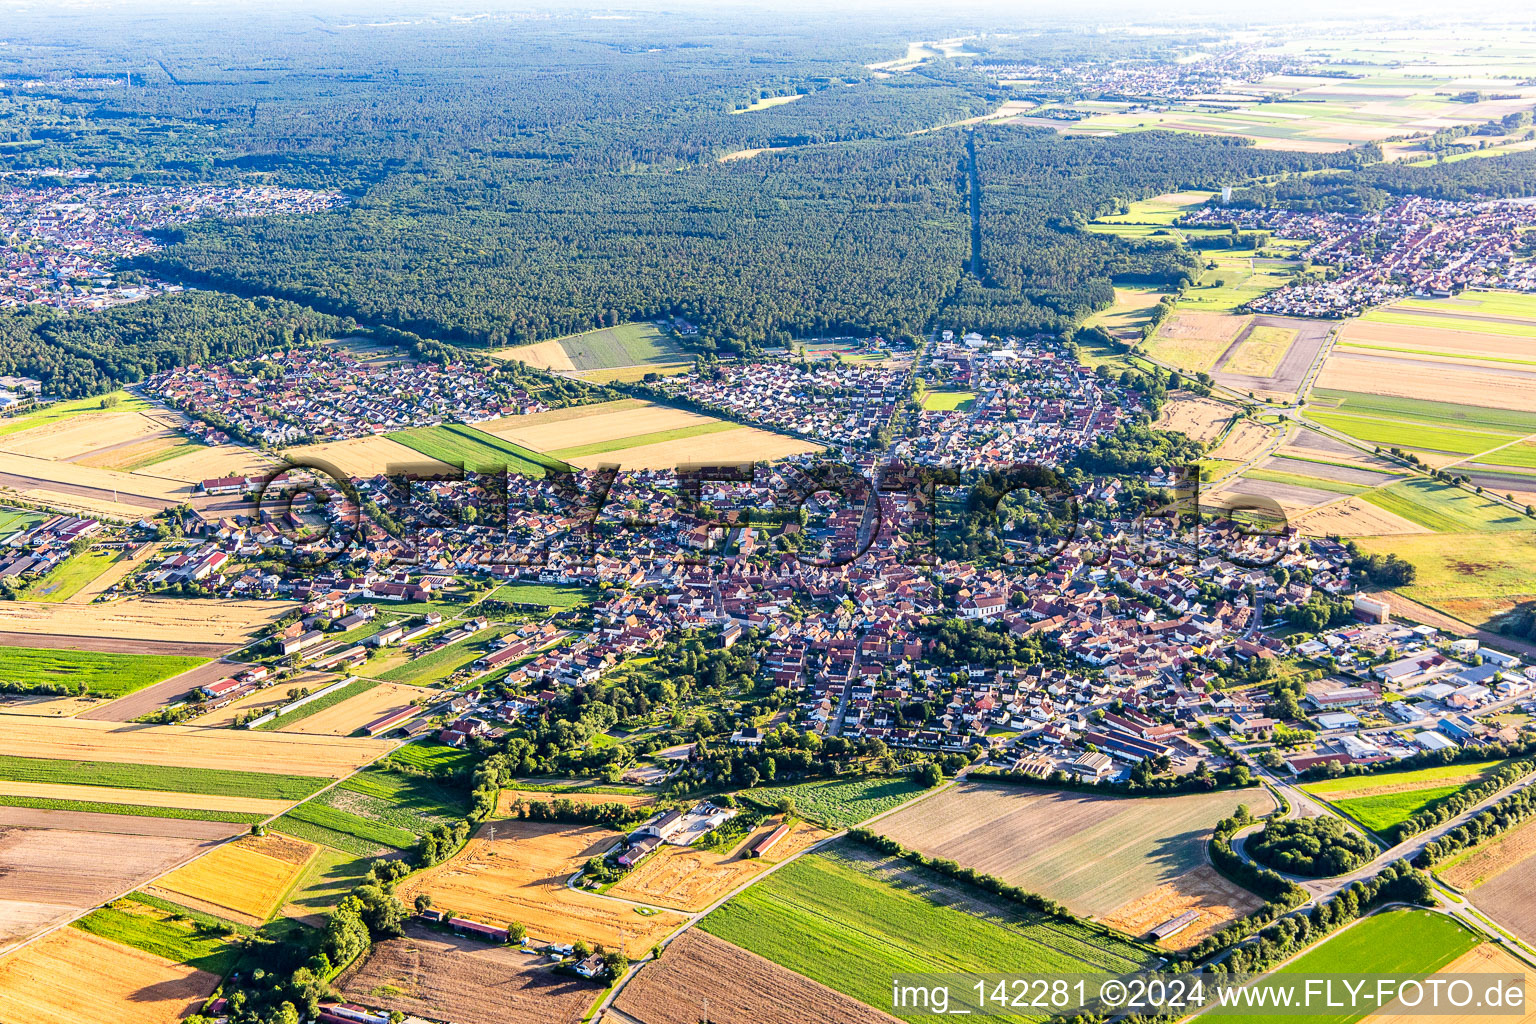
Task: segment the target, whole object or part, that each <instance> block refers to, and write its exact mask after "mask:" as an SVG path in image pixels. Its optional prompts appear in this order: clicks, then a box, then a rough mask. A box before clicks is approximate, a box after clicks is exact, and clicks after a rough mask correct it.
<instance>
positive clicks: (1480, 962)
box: [1365, 942, 1536, 1024]
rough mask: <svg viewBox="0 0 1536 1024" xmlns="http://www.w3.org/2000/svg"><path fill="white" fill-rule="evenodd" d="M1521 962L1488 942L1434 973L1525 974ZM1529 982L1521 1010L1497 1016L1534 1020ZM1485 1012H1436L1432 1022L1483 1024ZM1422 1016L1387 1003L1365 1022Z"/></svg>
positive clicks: (1408, 1023) (1409, 1023) (1406, 1023)
mask: <svg viewBox="0 0 1536 1024" xmlns="http://www.w3.org/2000/svg"><path fill="white" fill-rule="evenodd" d="M1528 970H1529V968H1527V966H1526V964H1525V961H1523V960H1517V959H1516V958H1515V957H1514V956H1513V955H1511V954H1510V953H1509V951H1507V950H1504V949H1500V948H1499V947H1498V946H1496V945H1494V944H1493V943H1491V942H1485V943H1483V944H1482V945H1481V946H1478V947H1477V948H1476V949H1473V950H1471V951H1469V952H1467V953H1463V954H1462V955H1461V956H1459V957H1457V958H1456V959H1455V960H1452V961H1451V962H1450V963H1448V964H1446V965H1445V967H1443V968H1442V969H1441V970H1440V971H1439V972H1438V973H1440V974H1442V975H1447V974H1521V975H1524V974H1526V973H1527V971H1528ZM1530 994H1531V992H1530V985H1529V984H1527V985H1526V986H1525V996H1526V1004H1525V1005H1526V1009H1525V1011H1524V1012H1523V1013H1516V1014H1511V1015H1508V1016H1500V1017H1499V1019H1500V1020H1501V1021H1504V1022H1505V1024H1531V1021H1533V1020H1536V1009H1532V1008H1531V1003H1530ZM1489 1016H1490V1015H1489V1014H1488V1013H1487V1012H1481V1013H1480V1012H1477V1011H1475V1010H1474V1011H1473V1012H1470V1013H1463V1014H1443V1013H1442V1014H1436V1015H1435V1021H1436V1024H1487V1021H1488V1019H1489ZM1423 1019H1424V1013H1423V1011H1422V1010H1421V1011H1418V1012H1412V1011H1408V1010H1406V1009H1405V1008H1404V1007H1403V1006H1402V1004H1400V1003H1396V1002H1393V1003H1388V1004H1387V1005H1386V1006H1384V1007H1383V1008H1382V1009H1381V1010H1380V1011H1378V1012H1376V1013H1373V1014H1371V1015H1370V1016H1368V1017H1366V1018H1365V1022H1366V1024H1419V1022H1420V1021H1422V1020H1423Z"/></svg>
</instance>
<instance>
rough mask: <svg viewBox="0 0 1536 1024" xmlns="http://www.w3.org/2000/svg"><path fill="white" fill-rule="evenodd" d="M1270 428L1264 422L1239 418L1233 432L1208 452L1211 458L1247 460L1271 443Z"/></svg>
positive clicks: (1236, 460) (1208, 456)
mask: <svg viewBox="0 0 1536 1024" xmlns="http://www.w3.org/2000/svg"><path fill="white" fill-rule="evenodd" d="M1270 436H1271V435H1270V433H1269V428H1268V427H1266V426H1265V425H1264V424H1262V423H1256V422H1254V421H1253V420H1239V421H1238V424H1237V426H1235V427H1233V428H1232V431H1231V433H1229V434H1227V436H1226V437H1225V438H1224V439H1223V440H1222V442H1221V444H1219V445H1217V446H1216V448H1215V450H1214V451H1211V452H1208V453H1206V458H1210V459H1230V460H1231V461H1233V462H1247V461H1248V460H1249V459H1251V458H1253V457H1254V456H1255V455H1257V454H1259V452H1261V451H1263V450H1264V446H1265V445H1266V444H1268V443H1269V439H1270Z"/></svg>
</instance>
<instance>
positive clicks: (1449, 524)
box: [1360, 477, 1536, 533]
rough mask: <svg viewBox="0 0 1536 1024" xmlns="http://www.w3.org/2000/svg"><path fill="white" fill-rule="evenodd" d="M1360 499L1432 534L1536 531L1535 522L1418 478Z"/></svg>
mask: <svg viewBox="0 0 1536 1024" xmlns="http://www.w3.org/2000/svg"><path fill="white" fill-rule="evenodd" d="M1360 496H1361V498H1362V499H1364V500H1365V501H1368V502H1370V503H1371V504H1373V505H1376V506H1379V507H1381V508H1384V509H1386V510H1387V511H1388V512H1391V513H1394V514H1395V515H1399V516H1402V517H1403V518H1404V519H1407V520H1408V521H1409V522H1413V523H1417V524H1418V525H1420V526H1422V527H1424V528H1425V529H1428V530H1433V531H1435V532H1436V533H1489V532H1499V531H1526V530H1536V519H1531V518H1529V517H1528V516H1526V515H1524V514H1523V513H1522V512H1519V511H1516V510H1515V509H1512V508H1510V507H1508V506H1507V505H1503V504H1500V503H1499V502H1497V501H1494V500H1493V499H1492V498H1490V497H1487V496H1486V495H1481V494H1474V493H1473V492H1471V491H1468V490H1464V489H1462V488H1460V487H1456V486H1453V485H1451V484H1446V483H1441V482H1440V481H1438V480H1428V479H1425V478H1422V477H1418V478H1415V479H1412V480H1404V481H1402V482H1401V483H1395V484H1391V485H1389V486H1387V487H1381V488H1377V489H1375V490H1371V491H1366V492H1364V493H1362V494H1361V495H1360Z"/></svg>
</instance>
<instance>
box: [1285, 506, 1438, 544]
mask: <svg viewBox="0 0 1536 1024" xmlns="http://www.w3.org/2000/svg"><path fill="white" fill-rule="evenodd" d="M1291 525H1292V526H1294V527H1296V528H1297V529H1299V530H1300V531H1301V532H1302V533H1303V534H1304V535H1306V536H1308V537H1329V536H1337V537H1389V536H1395V535H1397V534H1402V533H1428V532H1429V531H1427V530H1425V529H1424V527H1422V526H1420V525H1419V524H1418V523H1415V522H1412V521H1410V520H1407V519H1404V518H1403V517H1402V516H1400V515H1397V514H1396V513H1393V512H1388V511H1387V510H1386V509H1384V508H1378V507H1377V506H1375V505H1372V504H1371V503H1370V502H1368V501H1361V500H1360V499H1359V498H1345V499H1344V500H1343V501H1336V502H1334V503H1333V504H1331V505H1324V506H1323V507H1322V508H1318V509H1313V510H1312V511H1311V512H1307V513H1304V514H1303V515H1301V516H1298V517H1297V518H1296V519H1295V520H1293V521H1292V522H1291Z"/></svg>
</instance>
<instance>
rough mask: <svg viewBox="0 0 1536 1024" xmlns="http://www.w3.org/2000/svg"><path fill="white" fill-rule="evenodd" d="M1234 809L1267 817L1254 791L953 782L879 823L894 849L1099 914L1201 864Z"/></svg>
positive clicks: (1267, 804)
mask: <svg viewBox="0 0 1536 1024" xmlns="http://www.w3.org/2000/svg"><path fill="white" fill-rule="evenodd" d="M1238 804H1247V805H1248V807H1249V809H1250V810H1252V811H1253V813H1254V814H1256V815H1258V814H1264V813H1267V812H1268V811H1269V810H1270V809H1271V808H1272V807H1273V801H1272V800H1271V798H1270V797H1269V795H1268V793H1266V792H1265V791H1264V790H1262V789H1257V788H1256V789H1250V790H1243V791H1240V792H1223V793H1198V794H1187V795H1183V796H1172V797H1132V798H1125V797H1108V796H1094V795H1089V794H1082V793H1065V792H1058V791H1054V790H1047V789H1037V788H1035V787H1032V786H1020V785H997V784H993V785H988V784H986V783H979V782H969V781H967V782H963V783H960V784H959V785H957V786H954V787H952V788H950V789H947V790H945V791H943V792H941V793H938V794H936V795H934V796H932V797H929V798H928V799H926V800H924V801H922V802H921V804H919V805H916V806H913V807H909V808H905V809H902V810H899V811H897V812H896V813H895V814H892V815H890V816H889V817H886V818H883V819H881V821H880V822H879V824H878V829H879V831H880V832H882V833H884V834H885V835H887V836H890V837H891V838H892V839H895V840H896V841H897V842H899V843H901V844H902V845H903V846H906V847H909V848H911V849H915V850H920V851H922V852H923V853H926V854H928V855H930V856H934V857H945V858H948V859H950V860H953V861H956V862H958V863H960V864H962V865H964V866H967V867H973V868H976V869H977V870H978V871H984V872H986V873H988V874H993V875H997V876H998V877H999V878H1002V879H1003V880H1004V881H1007V882H1011V883H1013V884H1014V885H1020V886H1023V887H1024V888H1025V889H1029V890H1031V891H1033V892H1039V893H1043V894H1044V895H1046V896H1049V897H1051V898H1052V899H1056V900H1060V901H1061V902H1062V903H1065V904H1066V905H1067V906H1068V907H1070V908H1071V909H1072V910H1073V912H1075V913H1078V914H1083V915H1103V914H1108V913H1111V912H1113V911H1115V910H1116V909H1118V908H1121V907H1123V906H1125V905H1126V904H1128V903H1130V902H1131V901H1133V900H1136V899H1138V898H1141V897H1143V896H1145V895H1147V894H1148V893H1149V892H1151V891H1152V890H1154V889H1157V888H1158V887H1160V886H1163V885H1167V884H1168V883H1170V882H1172V881H1174V880H1175V879H1177V878H1179V877H1180V876H1182V875H1183V874H1185V873H1186V872H1189V871H1191V870H1193V869H1194V868H1196V867H1199V866H1200V865H1202V864H1203V863H1204V862H1205V843H1206V841H1207V839H1209V837H1210V831H1211V827H1212V826H1213V825H1215V823H1216V822H1217V821H1219V820H1221V819H1222V818H1224V817H1227V816H1228V815H1230V814H1231V813H1232V812H1233V811H1234V810H1235V809H1236V808H1237V806H1238Z"/></svg>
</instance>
